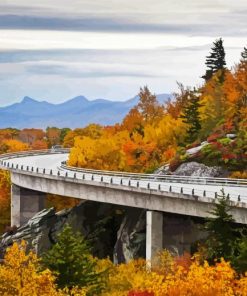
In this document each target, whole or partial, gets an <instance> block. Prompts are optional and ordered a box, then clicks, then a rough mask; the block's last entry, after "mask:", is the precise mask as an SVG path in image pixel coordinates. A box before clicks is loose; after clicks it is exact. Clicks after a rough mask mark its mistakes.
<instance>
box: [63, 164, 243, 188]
mask: <svg viewBox="0 0 247 296" xmlns="http://www.w3.org/2000/svg"><path fill="white" fill-rule="evenodd" d="M61 167H62V168H63V169H66V170H71V171H75V172H81V173H92V174H100V175H108V176H119V177H125V178H131V179H133V178H134V179H138V180H143V179H144V180H147V179H148V180H154V181H155V180H157V181H169V182H172V183H186V184H205V185H225V186H226V185H228V186H247V180H246V179H229V178H212V177H197V176H178V175H159V174H139V173H126V172H117V171H102V170H93V169H85V168H77V167H72V166H68V165H67V164H66V162H62V164H61Z"/></svg>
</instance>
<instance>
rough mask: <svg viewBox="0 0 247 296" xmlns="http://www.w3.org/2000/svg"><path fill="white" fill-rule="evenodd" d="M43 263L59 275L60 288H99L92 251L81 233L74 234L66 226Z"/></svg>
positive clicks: (43, 259) (43, 258)
mask: <svg viewBox="0 0 247 296" xmlns="http://www.w3.org/2000/svg"><path fill="white" fill-rule="evenodd" d="M42 263H43V265H44V266H45V267H46V268H49V269H50V270H51V271H52V272H54V273H55V274H56V275H57V285H58V287H59V288H65V287H68V288H72V287H74V286H78V287H90V286H91V287H94V288H95V289H97V288H99V286H100V282H99V273H97V272H96V262H95V260H94V259H93V258H92V256H91V255H90V249H89V246H88V244H87V242H86V241H85V239H84V238H83V237H82V235H81V234H80V233H74V232H73V231H72V228H71V227H70V226H69V225H68V224H66V225H65V227H64V228H63V230H62V231H61V233H60V234H59V235H58V237H57V243H56V244H55V245H53V247H52V248H51V249H50V250H49V251H48V252H47V253H45V254H44V255H43V256H42Z"/></svg>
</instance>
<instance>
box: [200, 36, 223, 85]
mask: <svg viewBox="0 0 247 296" xmlns="http://www.w3.org/2000/svg"><path fill="white" fill-rule="evenodd" d="M211 50H212V52H211V53H210V55H209V56H207V57H206V63H205V64H206V66H207V68H208V69H207V70H206V74H205V75H204V76H202V78H204V79H205V80H206V81H208V80H209V79H211V78H212V76H213V74H214V73H216V72H218V71H219V70H221V71H222V78H223V73H224V70H225V66H226V61H225V49H224V46H223V40H222V39H221V38H220V39H217V40H216V41H215V42H214V43H213V47H212V49H211Z"/></svg>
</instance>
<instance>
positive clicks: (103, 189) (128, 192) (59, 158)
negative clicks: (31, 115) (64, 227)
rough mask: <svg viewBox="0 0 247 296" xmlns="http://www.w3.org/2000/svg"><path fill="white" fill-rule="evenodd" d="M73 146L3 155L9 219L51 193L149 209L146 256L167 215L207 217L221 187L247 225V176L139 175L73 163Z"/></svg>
mask: <svg viewBox="0 0 247 296" xmlns="http://www.w3.org/2000/svg"><path fill="white" fill-rule="evenodd" d="M68 155H69V150H68V149H59V150H39V151H26V152H18V153H10V154H4V155H1V156H0V168H1V169H5V170H8V171H10V173H11V183H12V186H11V224H12V225H16V226H20V225H22V224H24V223H25V222H27V220H28V219H30V218H31V217H32V216H33V215H34V214H36V213H37V212H39V211H40V210H42V209H44V200H45V195H46V194H47V193H52V194H57V195H61V196H68V197H74V198H77V199H82V200H91V201H95V202H101V203H110V204H115V205H121V206H128V207H134V208H140V209H145V210H146V242H147V243H146V256H147V258H148V259H150V258H152V256H153V254H154V253H155V252H156V251H157V250H158V249H160V248H162V245H163V239H164V238H163V235H162V227H163V216H162V215H163V214H162V213H172V214H178V215H185V216H191V217H199V218H205V217H208V216H209V211H211V210H212V207H213V205H214V203H215V202H216V201H217V199H218V198H219V196H220V194H221V190H222V189H223V190H224V192H225V195H226V196H227V198H228V199H229V203H230V206H231V213H232V215H233V217H234V219H235V221H236V222H237V223H241V224H247V180H241V179H226V178H203V177H184V176H174V175H165V176H164V175H157V174H135V173H125V172H112V171H100V170H91V169H81V168H75V167H70V166H68V165H67V164H66V160H67V159H68Z"/></svg>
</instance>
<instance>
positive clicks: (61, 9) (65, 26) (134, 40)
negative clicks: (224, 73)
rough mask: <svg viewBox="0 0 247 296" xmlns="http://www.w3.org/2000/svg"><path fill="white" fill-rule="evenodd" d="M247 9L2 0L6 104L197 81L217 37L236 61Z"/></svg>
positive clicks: (221, 0) (0, 77)
mask: <svg viewBox="0 0 247 296" xmlns="http://www.w3.org/2000/svg"><path fill="white" fill-rule="evenodd" d="M246 15H247V1H246V0H236V1H233V0H218V1H217V0H94V1H92V0H73V1H71V0H42V1H33V0H9V1H8V0H1V2H0V105H2V106H3V105H8V104H10V103H13V102H17V101H20V100H21V99H22V97H24V96H26V95H27V96H30V97H32V98H36V99H38V100H47V101H50V102H54V103H59V102H62V101H65V100H67V99H69V98H72V97H74V96H77V95H84V96H86V97H88V98H89V99H95V98H107V99H111V100H126V99H129V98H131V97H133V96H134V95H135V94H137V93H138V90H139V88H140V86H143V85H148V86H149V87H150V88H151V90H152V91H153V92H155V93H157V94H158V93H170V92H173V91H175V90H176V88H177V87H176V81H179V82H182V83H184V84H185V85H199V84H200V83H201V82H202V80H201V79H200V76H201V75H203V74H204V71H205V66H204V61H205V56H206V55H207V54H208V52H209V51H210V48H211V46H212V42H213V41H214V40H215V39H216V38H219V37H222V38H223V39H224V44H225V49H226V53H227V56H226V60H227V64H228V66H229V67H232V66H233V65H234V64H235V63H236V62H238V60H239V57H240V52H241V51H242V49H243V47H244V46H246V45H247V21H246Z"/></svg>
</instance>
